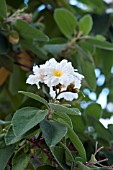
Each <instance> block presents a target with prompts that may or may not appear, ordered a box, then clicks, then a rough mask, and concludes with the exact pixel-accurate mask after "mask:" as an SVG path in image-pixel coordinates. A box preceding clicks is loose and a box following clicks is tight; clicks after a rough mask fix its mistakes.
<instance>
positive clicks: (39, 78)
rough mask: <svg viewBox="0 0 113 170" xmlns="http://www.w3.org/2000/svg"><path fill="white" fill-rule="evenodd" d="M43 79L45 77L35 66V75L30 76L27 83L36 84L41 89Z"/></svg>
mask: <svg viewBox="0 0 113 170" xmlns="http://www.w3.org/2000/svg"><path fill="white" fill-rule="evenodd" d="M43 79H44V75H43V74H42V72H41V71H40V68H39V67H38V66H37V65H36V66H33V74H32V75H29V77H28V79H27V80H26V83H28V84H31V85H33V84H36V85H37V87H38V88H40V86H39V82H43Z"/></svg>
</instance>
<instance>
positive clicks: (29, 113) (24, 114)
mask: <svg viewBox="0 0 113 170" xmlns="http://www.w3.org/2000/svg"><path fill="white" fill-rule="evenodd" d="M47 114H48V110H39V109H37V108H34V107H25V108H21V109H19V110H17V111H16V112H15V114H14V116H13V119H12V125H13V130H14V133H15V135H16V136H17V137H19V136H21V135H23V134H25V133H26V132H27V131H28V130H30V129H31V128H33V127H34V126H36V125H37V124H38V123H40V122H41V121H42V120H43V119H44V118H45V116H46V115H47Z"/></svg>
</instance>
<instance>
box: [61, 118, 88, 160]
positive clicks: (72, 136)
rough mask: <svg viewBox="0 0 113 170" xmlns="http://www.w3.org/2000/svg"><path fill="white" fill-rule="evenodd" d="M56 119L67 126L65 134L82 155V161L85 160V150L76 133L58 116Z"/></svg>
mask: <svg viewBox="0 0 113 170" xmlns="http://www.w3.org/2000/svg"><path fill="white" fill-rule="evenodd" d="M58 121H59V122H60V123H62V124H63V125H65V126H67V128H68V132H67V134H68V136H69V138H70V140H71V142H72V143H73V145H74V146H75V148H76V149H77V151H78V153H79V154H80V156H81V157H82V159H83V162H86V152H85V149H84V146H83V144H82V142H81V141H80V139H79V137H78V136H77V134H76V133H75V132H74V130H73V129H72V128H71V127H70V126H69V125H68V124H67V123H66V122H65V121H64V120H63V119H60V118H59V120H58Z"/></svg>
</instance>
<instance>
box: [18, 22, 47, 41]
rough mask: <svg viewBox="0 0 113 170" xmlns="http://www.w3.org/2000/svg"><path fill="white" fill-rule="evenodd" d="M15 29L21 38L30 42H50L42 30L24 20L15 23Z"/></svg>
mask: <svg viewBox="0 0 113 170" xmlns="http://www.w3.org/2000/svg"><path fill="white" fill-rule="evenodd" d="M15 27H16V29H17V30H18V32H19V33H20V36H21V37H22V38H24V39H28V40H36V41H48V40H49V38H48V37H47V36H46V35H45V34H44V33H43V32H41V31H40V30H38V29H36V28H35V27H33V26H31V25H30V24H28V23H27V22H25V21H23V20H17V21H16V23H15Z"/></svg>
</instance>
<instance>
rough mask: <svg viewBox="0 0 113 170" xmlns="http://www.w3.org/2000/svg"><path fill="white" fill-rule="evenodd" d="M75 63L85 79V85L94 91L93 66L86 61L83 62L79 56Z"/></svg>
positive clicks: (94, 77)
mask: <svg viewBox="0 0 113 170" xmlns="http://www.w3.org/2000/svg"><path fill="white" fill-rule="evenodd" d="M77 61H78V64H79V67H80V69H81V73H82V74H83V75H84V77H85V81H86V82H87V85H88V86H89V88H90V89H91V90H92V91H94V90H95V88H96V76H95V70H94V69H95V67H94V64H93V63H91V62H89V61H88V60H84V59H83V58H82V57H80V56H79V57H78V59H77ZM89 70H90V71H89Z"/></svg>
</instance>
